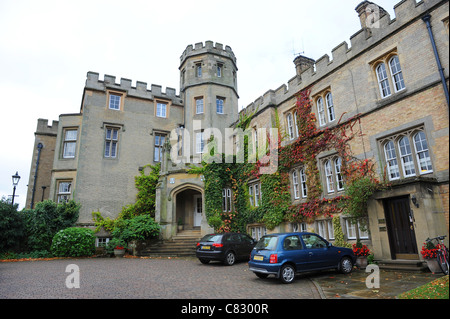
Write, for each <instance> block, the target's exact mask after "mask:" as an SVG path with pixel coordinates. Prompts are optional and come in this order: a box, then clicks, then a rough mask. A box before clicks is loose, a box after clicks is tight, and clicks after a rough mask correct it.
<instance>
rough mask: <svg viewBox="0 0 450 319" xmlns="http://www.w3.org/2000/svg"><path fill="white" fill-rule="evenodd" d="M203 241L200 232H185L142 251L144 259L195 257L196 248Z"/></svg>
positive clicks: (141, 254)
mask: <svg viewBox="0 0 450 319" xmlns="http://www.w3.org/2000/svg"><path fill="white" fill-rule="evenodd" d="M200 239H201V232H200V230H184V231H180V232H178V233H177V235H176V236H174V237H172V239H170V240H167V241H161V242H158V243H155V244H153V245H151V246H149V247H148V248H147V249H145V250H143V251H141V253H140V254H139V255H140V256H144V257H185V256H195V247H196V244H197V242H198V241H199V240H200Z"/></svg>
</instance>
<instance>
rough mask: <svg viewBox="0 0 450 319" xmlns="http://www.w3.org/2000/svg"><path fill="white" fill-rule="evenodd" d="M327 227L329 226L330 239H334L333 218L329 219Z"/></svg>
mask: <svg viewBox="0 0 450 319" xmlns="http://www.w3.org/2000/svg"><path fill="white" fill-rule="evenodd" d="M327 228H328V240H334V227H333V220H332V219H327Z"/></svg>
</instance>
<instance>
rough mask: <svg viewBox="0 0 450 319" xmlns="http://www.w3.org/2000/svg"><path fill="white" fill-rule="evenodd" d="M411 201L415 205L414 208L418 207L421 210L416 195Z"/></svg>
mask: <svg viewBox="0 0 450 319" xmlns="http://www.w3.org/2000/svg"><path fill="white" fill-rule="evenodd" d="M411 201H412V203H413V204H414V206H416V207H417V208H419V203H418V202H417V197H416V195H412V196H411Z"/></svg>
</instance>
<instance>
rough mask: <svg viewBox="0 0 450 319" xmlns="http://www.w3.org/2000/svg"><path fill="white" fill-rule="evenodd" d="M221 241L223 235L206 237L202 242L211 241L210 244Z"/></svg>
mask: <svg viewBox="0 0 450 319" xmlns="http://www.w3.org/2000/svg"><path fill="white" fill-rule="evenodd" d="M220 239H222V235H219V234H210V235H206V236H204V237H203V238H202V240H200V241H202V242H204V241H210V242H217V241H220Z"/></svg>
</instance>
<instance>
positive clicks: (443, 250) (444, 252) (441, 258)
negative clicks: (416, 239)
mask: <svg viewBox="0 0 450 319" xmlns="http://www.w3.org/2000/svg"><path fill="white" fill-rule="evenodd" d="M445 237H447V236H446V235H444V236H438V237H434V238H428V239H427V240H426V241H427V242H431V241H433V240H436V242H437V245H436V248H437V251H436V259H437V261H438V264H439V267H440V268H441V270H442V272H443V273H444V274H445V275H448V269H449V266H448V248H447V247H445V244H444V238H445Z"/></svg>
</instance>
